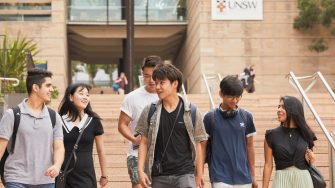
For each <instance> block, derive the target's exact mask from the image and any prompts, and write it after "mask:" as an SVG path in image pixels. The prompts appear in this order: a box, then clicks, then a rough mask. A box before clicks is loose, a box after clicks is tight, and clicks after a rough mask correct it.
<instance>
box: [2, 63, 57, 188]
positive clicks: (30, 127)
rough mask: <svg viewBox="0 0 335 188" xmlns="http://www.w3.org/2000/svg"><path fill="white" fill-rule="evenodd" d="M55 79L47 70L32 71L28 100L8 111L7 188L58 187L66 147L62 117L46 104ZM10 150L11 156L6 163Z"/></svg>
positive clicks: (5, 141)
mask: <svg viewBox="0 0 335 188" xmlns="http://www.w3.org/2000/svg"><path fill="white" fill-rule="evenodd" d="M51 77H52V73H51V72H48V71H46V70H42V69H35V68H34V69H31V70H29V71H28V75H27V79H26V87H27V91H28V98H27V99H24V100H23V102H21V103H20V104H19V105H18V108H17V107H15V108H13V109H9V110H7V111H6V113H5V114H4V116H3V117H2V119H1V121H0V156H1V157H2V162H3V161H4V162H5V163H4V169H3V170H4V180H5V184H6V188H18V187H20V188H28V187H29V188H54V186H55V185H54V178H55V177H56V176H57V175H58V174H59V170H60V168H61V165H62V163H63V159H64V145H63V132H62V124H61V118H60V116H59V115H58V114H57V113H55V111H53V110H51V109H49V108H48V107H47V106H46V105H45V103H46V102H49V101H50V99H51V92H52V90H53V89H52V84H51ZM14 111H15V114H14ZM15 124H16V125H15ZM6 149H7V150H8V151H9V155H8V157H7V159H6V160H5V159H4V153H5V151H6ZM3 183H4V182H3Z"/></svg>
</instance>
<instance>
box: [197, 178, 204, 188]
mask: <svg viewBox="0 0 335 188" xmlns="http://www.w3.org/2000/svg"><path fill="white" fill-rule="evenodd" d="M195 184H196V188H204V187H205V179H204V177H203V176H195Z"/></svg>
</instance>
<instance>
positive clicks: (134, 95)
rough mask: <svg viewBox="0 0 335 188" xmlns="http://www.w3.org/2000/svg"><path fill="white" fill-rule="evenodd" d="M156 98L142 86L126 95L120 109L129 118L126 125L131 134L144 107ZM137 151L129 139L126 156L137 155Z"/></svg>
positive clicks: (154, 94) (156, 98) (156, 97)
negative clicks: (129, 120)
mask: <svg viewBox="0 0 335 188" xmlns="http://www.w3.org/2000/svg"><path fill="white" fill-rule="evenodd" d="M157 100H158V96H157V94H156V93H149V92H148V91H147V90H145V89H144V86H142V87H140V88H138V89H136V90H134V91H132V92H130V93H129V94H128V95H126V97H125V99H124V101H123V103H122V106H121V111H122V112H124V113H125V114H127V115H128V116H129V117H130V118H131V122H130V123H129V125H128V126H129V128H130V130H131V132H132V133H133V134H135V127H136V125H137V121H138V119H139V118H140V115H141V113H142V110H143V109H144V107H146V106H147V105H149V104H151V103H152V102H155V101H157ZM137 153H138V150H137V149H136V150H133V144H132V142H130V141H129V146H128V156H129V155H132V156H136V157H137Z"/></svg>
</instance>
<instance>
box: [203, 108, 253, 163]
mask: <svg viewBox="0 0 335 188" xmlns="http://www.w3.org/2000/svg"><path fill="white" fill-rule="evenodd" d="M215 110H216V109H214V110H211V111H210V112H208V113H209V115H210V119H209V120H210V122H209V129H208V133H207V134H208V135H209V137H208V140H207V147H206V159H205V163H207V164H208V166H210V165H211V159H212V139H213V138H212V135H213V134H212V133H213V130H214V126H215ZM238 114H240V116H241V117H242V121H243V123H244V124H246V125H247V123H248V121H247V120H248V118H247V117H248V114H247V111H245V110H244V109H242V108H239V111H238Z"/></svg>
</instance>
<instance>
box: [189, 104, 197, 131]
mask: <svg viewBox="0 0 335 188" xmlns="http://www.w3.org/2000/svg"><path fill="white" fill-rule="evenodd" d="M190 109H191V119H192V124H193V128H194V127H195V123H196V122H195V120H196V118H197V107H196V106H195V105H194V104H192V103H190Z"/></svg>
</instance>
